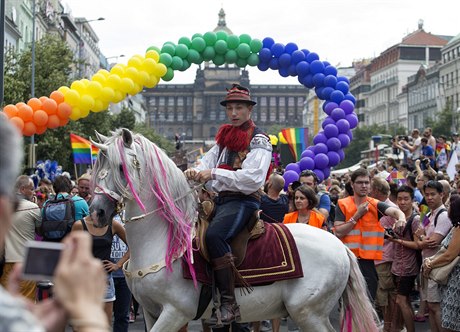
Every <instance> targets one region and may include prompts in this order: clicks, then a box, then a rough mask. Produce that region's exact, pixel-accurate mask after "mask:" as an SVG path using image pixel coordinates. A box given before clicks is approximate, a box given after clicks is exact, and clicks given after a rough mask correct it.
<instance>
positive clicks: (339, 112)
mask: <svg viewBox="0 0 460 332" xmlns="http://www.w3.org/2000/svg"><path fill="white" fill-rule="evenodd" d="M331 118H332V119H333V120H334V121H335V122H337V121H339V120H340V119H344V118H345V112H344V110H343V109H341V108H340V107H337V108H334V109H333V110H332V112H331Z"/></svg>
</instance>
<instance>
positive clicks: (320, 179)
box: [313, 168, 324, 183]
mask: <svg viewBox="0 0 460 332" xmlns="http://www.w3.org/2000/svg"><path fill="white" fill-rule="evenodd" d="M313 172H315V174H316V176H317V177H318V183H321V182H323V181H324V173H323V171H322V170H320V169H316V168H315V169H314V170H313Z"/></svg>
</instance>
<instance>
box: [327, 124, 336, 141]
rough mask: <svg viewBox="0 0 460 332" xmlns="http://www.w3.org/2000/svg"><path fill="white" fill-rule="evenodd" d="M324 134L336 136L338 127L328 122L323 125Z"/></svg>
mask: <svg viewBox="0 0 460 332" xmlns="http://www.w3.org/2000/svg"><path fill="white" fill-rule="evenodd" d="M324 135H326V137H327V138H331V137H337V136H338V135H339V129H338V128H337V126H336V125H333V124H328V125H327V126H326V127H324Z"/></svg>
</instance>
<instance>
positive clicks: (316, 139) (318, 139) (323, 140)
mask: <svg viewBox="0 0 460 332" xmlns="http://www.w3.org/2000/svg"><path fill="white" fill-rule="evenodd" d="M326 142H327V137H326V135H324V132H323V131H320V132H318V133H317V134H316V135H315V137H313V144H319V143H326Z"/></svg>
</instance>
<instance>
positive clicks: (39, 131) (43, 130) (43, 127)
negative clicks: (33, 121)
mask: <svg viewBox="0 0 460 332" xmlns="http://www.w3.org/2000/svg"><path fill="white" fill-rule="evenodd" d="M46 129H48V128H46V126H42V127H39V126H38V127H37V135H41V134H43V133H44V132H45V131H46Z"/></svg>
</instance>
